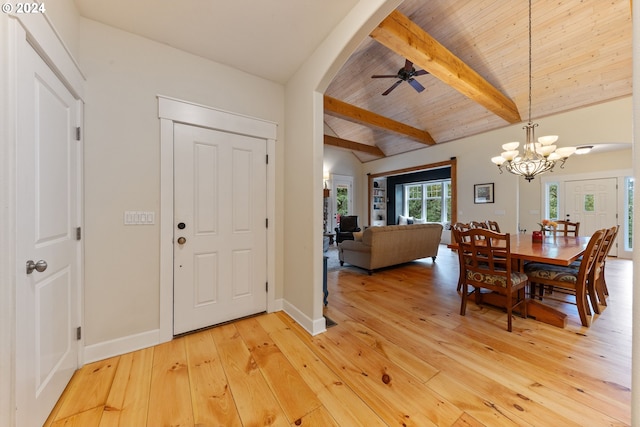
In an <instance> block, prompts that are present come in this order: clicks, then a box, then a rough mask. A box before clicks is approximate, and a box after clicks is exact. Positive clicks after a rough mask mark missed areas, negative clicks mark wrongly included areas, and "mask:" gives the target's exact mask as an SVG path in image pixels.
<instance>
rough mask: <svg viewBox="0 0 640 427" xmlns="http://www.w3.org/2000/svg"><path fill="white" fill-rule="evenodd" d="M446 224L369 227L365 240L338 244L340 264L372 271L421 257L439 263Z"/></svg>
mask: <svg viewBox="0 0 640 427" xmlns="http://www.w3.org/2000/svg"><path fill="white" fill-rule="evenodd" d="M441 236H442V224H438V223H429V224H411V225H386V226H383V227H369V228H367V229H365V230H364V231H363V232H362V239H361V240H345V241H343V242H342V243H340V244H339V245H338V255H339V257H340V265H344V263H345V262H346V263H348V264H351V265H355V266H357V267H361V268H364V269H366V270H368V271H369V274H371V273H372V272H373V270H375V269H377V268H382V267H388V266H391V265H396V264H402V263H405V262H410V261H413V260H416V259H420V258H426V257H431V258H433V260H434V261H435V260H436V256H437V255H438V246H439V245H440V238H441Z"/></svg>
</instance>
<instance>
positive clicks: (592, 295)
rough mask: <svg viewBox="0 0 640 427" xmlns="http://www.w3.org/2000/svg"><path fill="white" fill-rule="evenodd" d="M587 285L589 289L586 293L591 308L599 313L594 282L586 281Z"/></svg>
mask: <svg viewBox="0 0 640 427" xmlns="http://www.w3.org/2000/svg"><path fill="white" fill-rule="evenodd" d="M587 286H588V287H589V290H588V292H587V293H588V294H589V300H590V301H591V308H593V312H594V313H596V314H600V306H599V304H598V295H597V291H596V284H595V283H594V281H593V280H589V282H588V283H587Z"/></svg>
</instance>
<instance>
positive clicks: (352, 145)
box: [324, 135, 386, 157]
mask: <svg viewBox="0 0 640 427" xmlns="http://www.w3.org/2000/svg"><path fill="white" fill-rule="evenodd" d="M324 143H325V145H331V146H332V147H339V148H345V149H347V150H353V151H359V152H361V153H367V154H372V155H374V156H379V157H386V156H385V154H384V152H383V151H382V150H381V149H380V148H378V147H376V146H375V145H367V144H362V143H360V142H354V141H349V140H347V139H342V138H337V137H335V136H331V135H325V136H324Z"/></svg>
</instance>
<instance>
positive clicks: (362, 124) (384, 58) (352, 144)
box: [325, 0, 632, 162]
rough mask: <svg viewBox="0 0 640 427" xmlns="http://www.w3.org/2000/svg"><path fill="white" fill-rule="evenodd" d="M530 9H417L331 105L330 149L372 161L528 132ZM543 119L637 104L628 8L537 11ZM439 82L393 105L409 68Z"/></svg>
mask: <svg viewBox="0 0 640 427" xmlns="http://www.w3.org/2000/svg"><path fill="white" fill-rule="evenodd" d="M528 20H529V14H528V2H527V1H526V0H504V1H499V2H497V1H494V0H468V1H454V2H452V1H450V0H429V1H426V0H406V1H405V2H404V3H402V5H401V6H400V7H399V8H398V9H397V10H396V11H394V12H393V13H392V14H391V15H389V16H388V17H387V18H386V19H385V20H383V21H382V22H381V23H380V24H379V26H378V27H377V28H376V29H374V31H373V32H372V33H371V35H370V37H369V38H367V39H366V40H364V41H363V43H362V44H361V45H360V46H359V47H358V49H357V50H356V51H355V52H354V53H353V55H352V56H351V57H350V58H349V60H348V61H347V62H346V63H345V64H344V66H343V67H342V68H341V70H340V71H339V72H338V73H337V75H336V77H335V78H334V80H333V81H332V82H331V84H330V85H329V87H328V88H327V91H326V93H325V129H328V131H327V132H326V133H327V134H328V135H329V136H330V137H326V138H325V144H327V145H332V146H337V147H341V148H343V149H345V150H351V151H352V152H353V153H354V154H355V155H356V156H357V157H358V159H359V160H360V161H362V162H367V161H370V160H375V159H379V158H381V157H385V156H392V155H395V154H400V153H404V152H407V151H412V150H416V149H420V148H424V147H425V146H428V145H433V144H441V143H445V142H449V141H454V140H456V139H459V138H463V137H467V136H471V135H474V134H478V133H482V132H486V131H489V130H492V129H497V128H500V127H503V126H507V125H509V124H511V123H518V122H521V121H525V122H526V121H527V120H528V117H529V111H528V96H529V93H528V87H529V82H528V70H529V66H528V53H529V41H528ZM532 39H533V42H532V108H531V110H532V111H531V118H532V119H533V120H536V118H539V117H544V116H548V115H551V114H557V113H560V112H563V111H568V110H573V109H576V108H581V107H584V106H587V105H593V104H598V103H601V102H605V101H609V100H613V99H616V98H620V97H625V96H629V95H631V78H632V75H631V73H632V64H631V57H632V49H631V8H630V4H629V1H627V0H607V1H604V0H603V1H581V0H567V1H563V0H553V1H552V0H534V1H533V8H532ZM405 59H409V60H410V61H412V62H413V63H414V67H415V69H416V70H420V69H422V70H426V71H428V74H425V75H419V76H416V77H414V78H415V80H416V81H418V82H419V83H420V84H421V85H422V86H424V87H425V90H424V91H422V92H417V91H416V90H415V89H414V88H413V87H412V86H411V85H410V84H408V83H407V82H402V83H400V84H399V85H398V86H397V87H396V88H395V89H393V90H392V91H391V92H390V93H389V94H388V95H386V96H382V93H383V92H385V91H386V90H387V89H389V88H390V87H391V86H392V85H393V84H394V83H396V82H397V81H398V80H399V79H397V78H375V79H373V78H371V76H372V75H395V74H397V73H398V71H399V69H400V68H402V67H403V66H404V65H405Z"/></svg>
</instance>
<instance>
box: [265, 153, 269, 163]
mask: <svg viewBox="0 0 640 427" xmlns="http://www.w3.org/2000/svg"><path fill="white" fill-rule="evenodd" d="M265 157H266V163H267V164H269V155H268V154H267V155H266V156H265Z"/></svg>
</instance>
